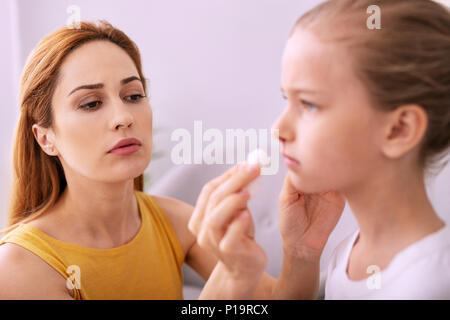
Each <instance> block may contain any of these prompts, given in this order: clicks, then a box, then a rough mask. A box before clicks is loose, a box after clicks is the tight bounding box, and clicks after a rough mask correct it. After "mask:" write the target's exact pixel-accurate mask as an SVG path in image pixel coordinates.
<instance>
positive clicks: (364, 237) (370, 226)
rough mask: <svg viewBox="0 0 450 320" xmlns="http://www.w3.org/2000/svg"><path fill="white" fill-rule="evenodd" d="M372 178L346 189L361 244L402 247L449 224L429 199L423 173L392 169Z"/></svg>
mask: <svg viewBox="0 0 450 320" xmlns="http://www.w3.org/2000/svg"><path fill="white" fill-rule="evenodd" d="M368 181H369V182H368ZM368 181H365V183H364V184H360V185H359V186H357V187H355V188H353V190H348V191H347V192H345V195H346V198H347V200H348V203H349V206H350V208H351V209H352V211H353V214H354V215H355V217H356V220H357V221H358V224H359V228H360V235H359V239H358V243H360V245H361V246H363V247H365V248H380V247H381V248H389V247H391V248H395V247H397V248H398V249H401V248H404V247H406V246H407V245H409V244H412V243H414V242H416V241H418V240H420V239H422V238H423V237H425V236H427V235H428V234H431V233H433V232H436V231H437V230H439V229H441V228H442V227H443V226H444V225H445V223H444V222H443V221H442V220H441V219H440V218H439V217H438V216H437V214H436V212H435V211H434V209H433V206H432V205H431V203H430V201H429V199H428V196H427V192H426V188H425V184H424V179H423V175H422V174H411V170H406V169H405V168H403V169H401V168H392V169H391V170H388V171H386V172H384V174H381V173H378V174H377V175H373V176H372V177H371V178H370V179H368Z"/></svg>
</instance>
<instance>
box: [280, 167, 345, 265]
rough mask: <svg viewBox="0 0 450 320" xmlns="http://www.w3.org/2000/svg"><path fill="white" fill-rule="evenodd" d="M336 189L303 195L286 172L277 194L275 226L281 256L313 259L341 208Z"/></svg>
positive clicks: (316, 258) (332, 227)
mask: <svg viewBox="0 0 450 320" xmlns="http://www.w3.org/2000/svg"><path fill="white" fill-rule="evenodd" d="M344 206H345V199H344V197H343V195H342V194H341V193H339V192H335V191H329V192H322V193H317V194H305V193H302V192H301V191H299V190H296V189H295V187H294V186H293V184H292V182H291V180H290V176H289V173H287V175H286V177H285V180H284V184H283V188H282V190H281V193H280V196H279V217H278V219H279V222H278V224H279V227H280V232H281V236H282V240H283V250H284V252H285V255H289V256H291V257H294V258H300V259H303V260H305V261H314V260H315V261H317V260H318V259H320V255H321V254H322V250H323V248H324V247H325V244H326V243H327V240H328V237H329V235H330V233H331V232H332V231H333V229H334V227H335V226H336V224H337V222H338V221H339V218H340V216H341V214H342V211H343V210H344Z"/></svg>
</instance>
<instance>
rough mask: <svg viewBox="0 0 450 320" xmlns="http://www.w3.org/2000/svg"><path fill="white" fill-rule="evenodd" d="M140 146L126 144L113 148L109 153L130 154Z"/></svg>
mask: <svg viewBox="0 0 450 320" xmlns="http://www.w3.org/2000/svg"><path fill="white" fill-rule="evenodd" d="M140 147H141V146H140V145H138V144H131V145H128V146H124V147H120V148H116V149H113V150H111V151H110V152H109V153H114V154H117V155H128V154H132V153H134V152H136V151H138V150H139V148H140Z"/></svg>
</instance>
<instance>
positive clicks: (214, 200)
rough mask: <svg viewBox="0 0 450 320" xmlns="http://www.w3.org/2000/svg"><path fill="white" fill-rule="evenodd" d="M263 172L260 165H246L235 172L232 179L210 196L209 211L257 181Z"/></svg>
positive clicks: (207, 208)
mask: <svg viewBox="0 0 450 320" xmlns="http://www.w3.org/2000/svg"><path fill="white" fill-rule="evenodd" d="M260 172H261V169H260V167H259V165H248V164H246V165H244V166H241V167H240V168H239V170H236V171H234V172H233V173H232V174H231V176H230V178H229V179H228V180H226V181H224V182H223V183H222V184H221V185H220V186H218V187H217V188H216V189H215V190H214V191H213V193H212V194H211V196H210V199H209V202H208V205H207V207H206V210H207V211H210V210H211V209H213V208H214V207H215V206H217V205H218V203H219V202H221V201H222V200H223V199H224V198H225V197H226V196H228V195H229V194H231V193H235V192H239V191H240V190H242V189H243V188H245V187H246V186H247V185H248V184H249V183H250V182H252V181H253V180H255V179H256V178H257V177H258V176H259V174H260Z"/></svg>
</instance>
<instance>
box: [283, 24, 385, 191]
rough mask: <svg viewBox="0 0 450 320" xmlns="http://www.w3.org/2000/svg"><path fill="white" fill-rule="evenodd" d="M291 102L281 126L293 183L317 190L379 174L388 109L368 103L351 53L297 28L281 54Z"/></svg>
mask: <svg viewBox="0 0 450 320" xmlns="http://www.w3.org/2000/svg"><path fill="white" fill-rule="evenodd" d="M281 82H282V91H283V93H284V95H285V97H286V99H287V106H286V108H285V110H284V111H283V113H282V114H281V115H280V117H279V119H278V120H277V122H276V123H275V124H274V129H278V130H279V136H280V141H281V144H282V152H283V155H284V156H285V157H286V156H287V157H290V158H293V159H295V160H293V161H289V160H286V165H287V166H288V168H289V174H290V177H291V181H292V183H293V184H294V186H295V187H296V188H297V189H298V190H301V191H303V192H306V193H313V192H320V191H327V190H339V191H344V190H345V189H348V188H352V187H357V186H358V185H359V183H360V182H361V181H363V180H365V179H366V178H367V177H368V176H369V175H376V174H377V169H378V168H379V165H380V164H381V161H382V160H383V158H382V155H381V152H380V151H379V150H380V149H379V145H380V141H381V139H380V138H381V137H382V136H383V134H382V128H383V126H382V125H381V123H382V122H383V117H384V114H383V113H382V112H380V111H377V110H376V109H375V108H374V107H373V106H371V105H370V102H369V99H368V96H367V93H366V90H365V89H364V87H363V86H362V84H361V82H360V81H358V79H357V78H356V76H355V75H354V73H353V69H352V65H351V63H350V54H349V53H348V52H346V51H345V49H344V48H343V47H340V46H339V45H338V44H336V43H332V42H329V43H325V42H322V41H320V39H319V38H317V37H316V36H315V35H314V34H313V33H312V32H310V31H306V30H301V29H299V30H297V31H296V32H295V33H294V34H293V35H292V37H291V38H290V39H289V40H288V43H287V46H286V48H285V52H284V55H283V59H282V79H281Z"/></svg>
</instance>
